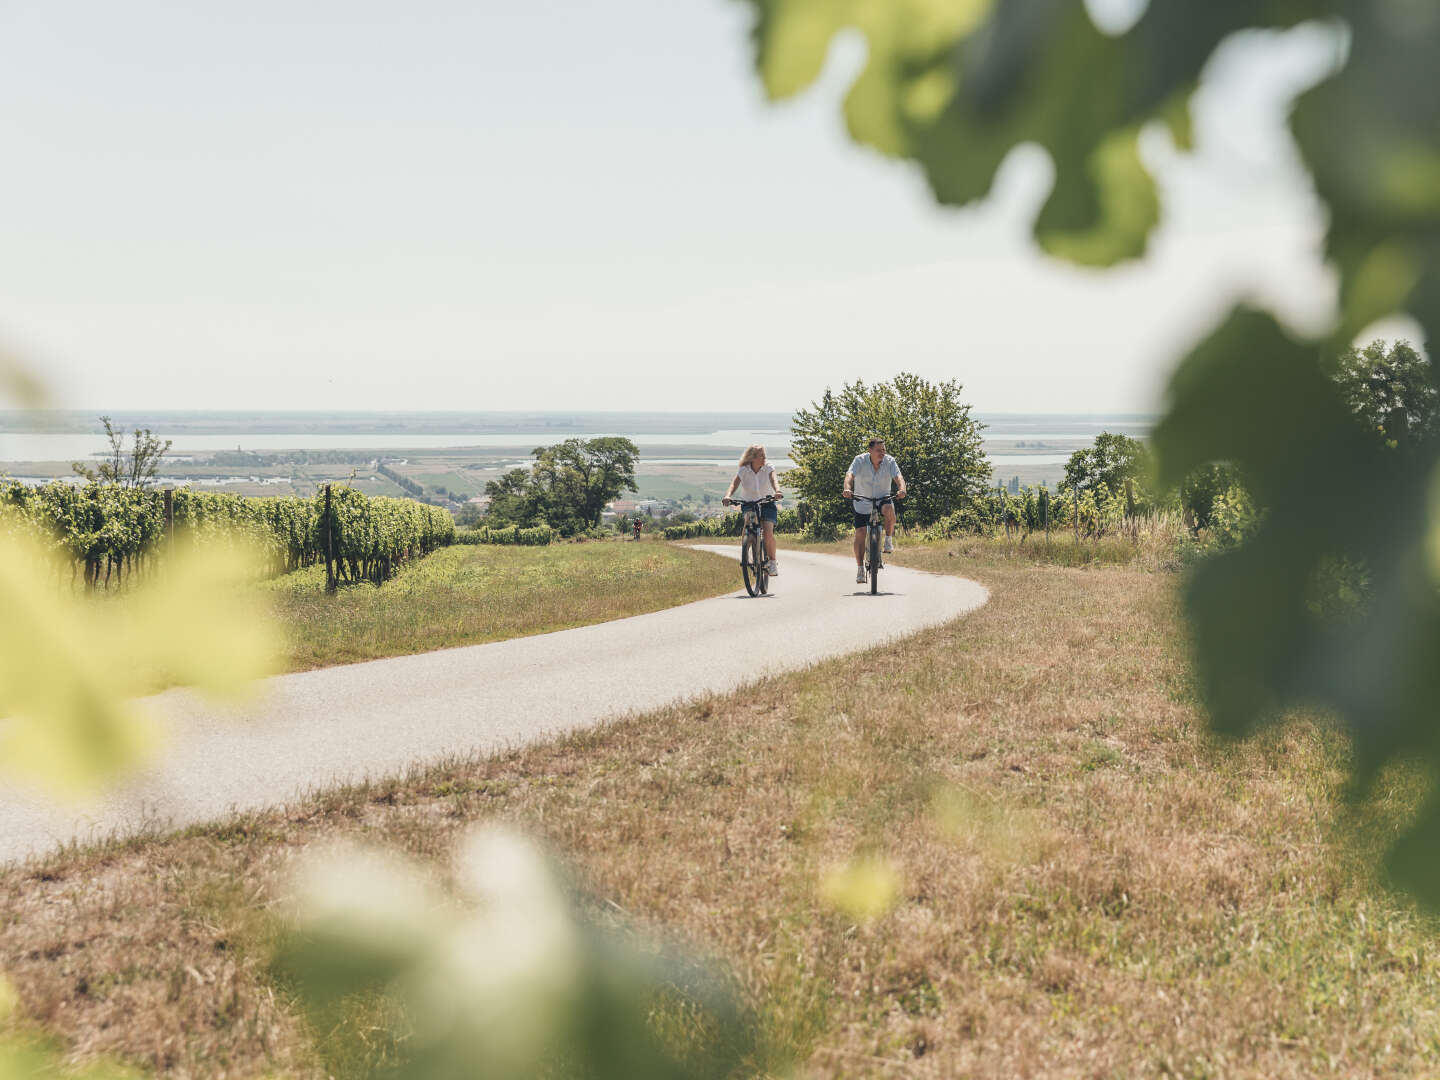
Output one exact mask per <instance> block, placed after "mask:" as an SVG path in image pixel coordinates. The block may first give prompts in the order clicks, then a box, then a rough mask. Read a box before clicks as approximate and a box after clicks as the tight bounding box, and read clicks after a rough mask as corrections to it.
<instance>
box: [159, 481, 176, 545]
mask: <svg viewBox="0 0 1440 1080" xmlns="http://www.w3.org/2000/svg"><path fill="white" fill-rule="evenodd" d="M160 497H161V500H162V501H163V502H164V504H165V543H166V544H169V545H172V546H173V545H174V543H175V489H174V488H173V487H167V488H166V489H165V490H164V491H163V492H161V496H160Z"/></svg>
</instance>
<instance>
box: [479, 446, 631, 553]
mask: <svg viewBox="0 0 1440 1080" xmlns="http://www.w3.org/2000/svg"><path fill="white" fill-rule="evenodd" d="M533 453H534V456H535V464H534V465H533V466H532V467H531V468H529V469H511V470H510V471H509V472H507V473H506V474H505V475H504V476H502V477H501V478H500V479H499V480H492V481H490V483H488V484H486V485H485V493H486V494H487V495H488V496H489V497H490V509H489V512H488V514H487V517H488V518H489V519H490V520H491V521H493V522H495V523H496V524H512V523H513V524H516V525H520V526H523V527H527V528H528V527H531V526H535V525H549V526H550V527H551V528H553V529H556V530H558V531H559V532H560V533H561V535H564V536H573V535H574V534H576V533H578V532H583V531H584V530H586V529H590V528H594V527H595V526H597V525H599V524H600V516H601V514H602V513H604V510H605V504H606V503H608V502H610V501H611V500H612V499H614V498H615V497H616V496H618V495H619V494H620V493H621V492H622V491H635V490H636V487H635V464H636V462H637V461H638V460H639V458H640V449H639V447H637V446H636V445H635V444H634V443H633V442H631V441H630V440H629V439H624V438H620V437H618V436H606V437H603V438H599V439H566V440H565V441H564V442H562V443H557V444H555V445H554V446H537V447H536V448H535V450H534V451H533Z"/></svg>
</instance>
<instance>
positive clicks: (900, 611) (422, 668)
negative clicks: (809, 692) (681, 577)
mask: <svg viewBox="0 0 1440 1080" xmlns="http://www.w3.org/2000/svg"><path fill="white" fill-rule="evenodd" d="M697 546H700V547H702V549H703V550H709V551H715V552H718V553H721V554H724V555H728V556H731V557H734V556H735V554H736V552H737V550H738V549H737V547H736V545H733V544H731V545H726V546H724V547H718V546H709V545H697ZM781 556H782V558H781V564H780V569H781V575H780V576H779V577H777V578H775V579H774V580H773V582H772V592H771V595H770V596H768V597H762V598H759V599H751V598H749V597H748V596H746V595H745V593H744V591H743V590H740V591H738V592H737V593H735V594H731V595H729V596H723V597H716V598H714V599H711V600H701V601H699V602H698V603H694V604H686V605H684V606H683V607H677V608H670V609H669V610H666V611H657V612H654V613H652V614H649V615H637V616H635V617H634V618H629V619H620V620H617V621H615V622H608V623H600V624H597V625H595V626H583V627H579V628H577V629H575V630H562V631H559V632H557V633H553V634H541V635H537V636H534V637H525V638H513V639H511V640H509V641H499V642H494V643H493V644H489V645H472V646H468V647H464V648H458V649H445V650H442V651H440V652H432V653H422V654H421V655H418V656H397V657H392V658H390V659H386V660H372V661H370V662H368V663H364V664H349V665H346V666H344V667H333V668H325V669H322V670H319V671H307V672H303V673H300V674H295V675H282V676H280V677H278V678H275V679H271V680H269V681H268V682H267V684H266V687H265V692H264V694H263V695H262V697H261V700H260V701H259V702H258V703H256V704H254V705H251V706H248V707H246V708H245V709H244V710H243V711H242V710H235V709H231V710H228V711H227V710H226V709H224V708H223V707H217V706H216V705H215V704H214V703H213V702H208V701H205V700H204V699H201V698H198V697H196V696H195V695H193V694H191V693H190V692H188V691H184V690H171V691H168V692H166V693H164V694H159V695H157V696H155V697H153V698H151V699H149V702H150V703H151V704H152V705H153V706H154V707H155V710H156V712H157V713H158V714H159V715H160V717H161V718H162V721H163V723H164V724H165V726H166V728H167V732H168V740H169V745H168V747H167V751H166V753H165V754H164V757H163V762H162V763H161V764H160V765H159V766H157V767H156V768H155V769H153V770H152V771H151V772H150V773H148V774H147V775H145V776H143V777H140V778H138V779H137V780H136V781H135V782H133V783H131V784H130V785H129V786H128V787H126V788H125V789H123V790H121V791H118V792H116V793H115V794H114V795H113V796H112V797H110V798H109V799H107V800H106V801H105V802H104V803H103V804H100V805H98V806H94V807H90V808H89V809H87V810H86V811H85V812H84V813H79V812H76V811H75V810H73V809H72V810H68V811H57V810H55V809H53V808H51V807H49V806H47V805H46V804H44V803H42V802H39V801H36V800H34V799H32V798H30V797H28V796H27V794H26V793H21V792H16V791H14V790H5V791H0V861H6V862H8V861H13V860H15V859H17V858H22V857H24V856H25V855H27V854H31V853H37V852H43V851H46V850H48V849H50V848H52V847H54V846H55V845H56V844H57V843H60V842H63V841H68V840H71V839H79V840H82V841H83V840H85V839H87V838H94V837H102V836H106V835H109V834H111V833H112V832H115V831H121V832H123V831H127V830H131V829H134V828H136V827H138V826H141V825H146V824H151V825H154V824H163V825H176V826H179V825H186V824H193V823H195V822H200V821H208V820H212V819H214V818H217V817H221V816H223V815H224V814H225V813H227V812H228V811H232V810H244V809H253V808H256V807H260V806H269V805H275V804H279V803H284V802H287V801H290V800H292V799H294V798H296V797H297V796H300V795H303V794H304V793H305V792H306V791H308V790H312V789H315V788H318V787H326V786H330V785H333V784H336V783H342V782H347V781H356V780H360V779H363V778H365V777H366V776H379V775H385V774H393V773H395V772H398V771H401V770H403V769H404V768H405V767H406V766H408V765H411V764H413V763H416V762H424V761H433V760H435V759H438V758H441V757H444V756H446V755H450V754H470V753H484V752H493V751H497V750H502V749H505V748H507V747H510V746H515V745H518V744H521V743H527V742H535V741H538V740H540V739H544V738H546V737H548V736H552V735H555V734H558V733H560V732H565V731H570V730H573V729H576V728H583V727H589V726H591V725H594V724H598V723H602V722H604V721H606V720H610V719H613V718H616V717H619V716H623V715H625V714H626V713H630V712H636V711H643V710H648V709H653V708H656V707H658V706H661V705H665V704H668V703H670V702H673V701H677V700H684V699H686V698H690V697H694V696H696V695H699V694H702V693H706V692H712V691H728V690H733V689H735V688H736V687H739V686H741V685H743V684H745V683H747V682H752V681H754V680H755V679H757V678H759V677H760V676H762V675H766V674H773V673H775V672H780V671H787V670H793V669H795V668H801V667H805V666H806V665H808V664H811V663H814V662H815V661H817V660H822V659H825V658H827V657H832V656H839V655H842V654H844V653H849V652H855V651H857V650H860V649H864V648H867V647H869V646H872V645H876V644H878V643H880V642H881V641H883V640H885V639H887V638H892V637H897V636H901V635H905V634H910V633H913V632H914V631H916V630H919V629H921V628H923V627H926V626H933V625H935V624H937V623H942V622H946V621H948V620H950V619H953V618H955V617H957V616H959V615H963V614H964V613H966V612H968V611H971V610H973V609H974V608H977V607H979V606H980V605H981V604H983V603H985V601H986V600H987V599H988V594H987V593H986V591H985V589H984V588H983V587H981V586H980V585H977V584H975V583H974V582H972V581H966V580H964V579H962V578H956V577H945V576H939V575H934V574H926V573H922V572H920V571H917V570H905V569H901V568H898V567H896V568H892V569H887V570H886V571H884V573H883V574H882V575H881V581H880V584H881V589H882V594H881V595H879V596H870V595H869V591H868V586H865V587H863V588H862V587H861V586H858V585H856V584H854V580H853V579H854V564H853V563H851V562H850V561H849V560H848V559H845V558H838V557H836V556H833V555H819V554H814V553H811V552H799V551H785V552H782V553H781ZM736 581H737V584H738V582H739V572H738V569H737V572H736Z"/></svg>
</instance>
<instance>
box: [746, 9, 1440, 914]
mask: <svg viewBox="0 0 1440 1080" xmlns="http://www.w3.org/2000/svg"><path fill="white" fill-rule="evenodd" d="M749 3H750V5H751V6H752V8H753V9H754V10H755V12H756V16H757V17H756V24H755V43H756V50H757V66H758V68H759V72H760V75H761V78H762V79H763V81H764V84H765V87H766V89H767V91H768V92H769V93H770V94H771V96H772V97H784V96H787V95H789V94H793V93H795V92H797V91H799V90H800V89H802V88H804V87H805V86H807V85H808V84H809V83H811V82H812V81H813V80H814V79H815V78H816V77H817V76H818V74H819V72H820V70H821V67H822V66H823V62H824V59H825V56H826V52H827V50H828V47H829V43H830V41H831V39H832V38H833V37H834V35H835V34H836V33H837V32H838V31H839V30H840V29H842V28H844V27H854V28H856V29H858V30H859V31H860V33H862V34H863V35H864V36H865V37H866V39H867V44H868V46H869V48H868V56H869V60H868V63H867V66H866V68H865V70H864V72H863V73H862V74H861V75H860V77H859V78H858V79H857V81H856V83H855V85H854V87H853V88H852V89H851V91H850V93H849V95H848V97H847V99H846V118H847V121H848V123H849V127H850V131H851V133H852V134H853V135H854V136H855V137H856V138H857V139H859V140H861V141H863V142H866V143H869V144H870V145H872V146H876V147H877V148H879V149H881V150H882V151H884V152H887V153H890V154H894V155H897V156H903V157H908V158H912V159H914V160H916V161H917V162H919V163H920V165H921V166H922V167H923V168H924V170H925V173H926V176H927V177H928V179H929V181H930V184H931V187H932V188H933V190H934V191H935V194H936V196H937V198H939V199H940V200H941V201H942V202H947V203H955V204H960V203H965V202H969V201H971V200H974V199H976V198H978V197H980V196H981V195H983V194H985V192H986V191H988V189H989V187H990V182H991V179H992V177H993V175H994V172H995V169H996V167H997V166H998V165H999V163H1000V161H1001V160H1002V159H1003V158H1004V156H1005V155H1006V154H1007V153H1008V152H1009V151H1010V150H1011V149H1012V148H1014V147H1016V146H1018V145H1020V144H1022V143H1025V142H1034V143H1038V144H1039V145H1040V146H1042V147H1044V149H1045V150H1047V151H1048V152H1049V154H1050V156H1051V158H1052V159H1053V161H1054V164H1055V173H1056V180H1055V187H1054V189H1053V191H1052V192H1051V194H1050V197H1049V199H1048V201H1047V202H1046V204H1045V206H1044V207H1043V209H1042V210H1041V212H1040V214H1039V216H1038V219H1037V221H1036V223H1035V231H1036V234H1037V236H1038V237H1039V240H1040V243H1041V244H1042V246H1044V247H1045V248H1046V249H1047V250H1050V251H1052V252H1056V253H1059V254H1062V255H1065V256H1067V257H1069V258H1072V259H1075V260H1078V261H1081V262H1087V263H1097V264H1099V263H1109V262H1113V261H1116V260H1117V259H1120V258H1124V257H1126V256H1130V255H1135V254H1138V253H1139V252H1140V251H1142V250H1143V248H1144V246H1145V237H1146V234H1147V232H1148V231H1149V229H1150V228H1151V227H1152V226H1153V224H1154V222H1155V220H1156V214H1155V210H1156V205H1157V204H1156V200H1155V192H1154V186H1153V183H1152V182H1151V179H1150V177H1149V176H1148V175H1147V174H1146V173H1145V170H1144V168H1143V165H1142V164H1141V163H1140V161H1139V159H1138V156H1137V155H1136V154H1135V152H1134V147H1135V142H1134V140H1135V137H1136V135H1137V133H1138V130H1139V128H1140V126H1141V125H1143V124H1145V123H1147V122H1150V121H1159V122H1162V123H1166V124H1168V125H1169V127H1170V129H1171V131H1172V133H1174V135H1175V136H1176V138H1177V141H1178V142H1180V143H1182V144H1183V143H1185V142H1186V141H1187V140H1188V123H1187V121H1186V112H1187V110H1188V99H1189V96H1190V94H1191V92H1192V91H1193V89H1194V87H1195V84H1196V82H1197V79H1198V76H1199V74H1200V72H1201V69H1202V68H1203V66H1204V65H1205V63H1206V62H1207V60H1208V59H1209V58H1210V56H1211V54H1212V52H1213V51H1214V49H1215V47H1216V46H1217V44H1219V43H1220V42H1221V41H1222V40H1223V39H1225V38H1226V37H1228V36H1230V35H1231V34H1235V33H1239V32H1242V31H1246V30H1253V29H1259V28H1288V27H1293V26H1296V25H1298V24H1300V23H1302V22H1306V21H1312V20H1319V21H1323V22H1325V23H1328V24H1329V25H1331V26H1332V27H1334V35H1335V36H1334V39H1333V40H1334V42H1335V58H1336V62H1335V65H1334V68H1333V70H1332V71H1331V72H1330V73H1328V75H1327V77H1326V78H1324V79H1323V80H1322V81H1321V82H1320V83H1319V84H1318V85H1317V86H1315V87H1313V88H1311V89H1309V90H1307V91H1306V92H1304V93H1302V94H1301V95H1300V97H1299V100H1298V102H1297V103H1296V105H1295V108H1294V109H1293V110H1292V112H1291V113H1290V126H1291V130H1292V131H1293V133H1294V135H1295V139H1296V143H1297V145H1298V148H1299V151H1300V155H1301V157H1302V159H1303V161H1304V162H1305V164H1306V165H1307V166H1308V167H1309V169H1310V171H1311V175H1312V177H1313V181H1314V187H1315V191H1316V194H1317V196H1318V198H1319V199H1320V200H1321V201H1322V202H1323V203H1324V205H1325V208H1326V210H1327V220H1328V227H1327V235H1326V245H1325V246H1326V255H1327V257H1328V259H1329V261H1330V264H1331V265H1332V266H1333V267H1334V268H1335V269H1336V271H1337V273H1338V277H1339V284H1340V290H1339V296H1340V311H1339V318H1338V320H1337V321H1336V324H1335V325H1334V327H1333V328H1332V330H1331V331H1330V332H1329V333H1328V335H1325V336H1321V337H1315V338H1309V339H1303V340H1297V339H1295V338H1293V337H1291V336H1290V335H1288V334H1286V333H1285V332H1284V331H1283V330H1281V328H1280V327H1279V326H1278V325H1277V324H1276V323H1275V321H1274V320H1273V319H1272V318H1270V317H1269V316H1268V315H1264V314H1261V313H1259V312H1255V311H1251V310H1247V309H1244V308H1240V309H1237V310H1235V311H1233V312H1231V313H1230V314H1229V316H1228V317H1227V318H1226V319H1225V320H1224V322H1223V323H1222V324H1221V325H1220V326H1219V327H1218V328H1217V329H1215V330H1214V331H1213V332H1212V333H1211V334H1210V335H1209V336H1208V337H1207V338H1206V339H1205V340H1204V341H1202V342H1201V343H1200V344H1199V345H1198V346H1197V347H1196V348H1195V349H1194V351H1193V352H1191V353H1190V355H1189V356H1188V357H1187V358H1186V359H1185V360H1184V361H1183V363H1182V364H1181V366H1180V369H1179V370H1178V371H1177V372H1176V374H1175V376H1174V378H1173V380H1172V382H1171V384H1170V390H1169V402H1170V404H1169V409H1168V412H1167V415H1166V416H1165V417H1164V419H1163V420H1162V421H1161V423H1160V425H1159V426H1158V428H1157V429H1156V431H1155V432H1154V436H1153V442H1152V446H1153V448H1154V451H1155V453H1156V457H1157V462H1158V468H1159V473H1160V477H1161V479H1162V480H1163V481H1166V482H1168V483H1170V484H1174V485H1178V484H1180V483H1181V482H1182V481H1183V480H1184V478H1185V477H1186V476H1187V475H1189V474H1190V473H1191V472H1192V471H1193V470H1195V469H1197V468H1199V467H1201V466H1204V465H1207V464H1210V463H1213V462H1227V463H1230V464H1232V465H1234V466H1236V467H1238V468H1240V469H1241V470H1243V472H1244V475H1245V477H1246V479H1247V488H1248V491H1247V498H1250V499H1252V500H1253V502H1254V504H1255V505H1260V506H1264V507H1265V508H1266V513H1265V515H1264V516H1263V518H1261V519H1260V520H1259V521H1258V523H1256V524H1255V525H1254V529H1253V532H1252V533H1251V535H1250V536H1249V538H1248V539H1247V540H1246V541H1245V542H1244V543H1243V544H1241V545H1240V546H1238V547H1236V548H1235V549H1234V550H1231V551H1228V552H1225V553H1222V554H1220V555H1218V556H1216V557H1215V558H1212V559H1207V560H1205V561H1204V562H1203V563H1202V564H1201V565H1200V566H1199V567H1198V568H1197V570H1196V573H1195V575H1194V578H1193V580H1192V583H1191V587H1190V589H1189V591H1188V609H1189V614H1190V618H1191V621H1192V623H1193V626H1194V634H1195V640H1196V645H1197V652H1198V661H1197V662H1198V668H1199V675H1200V678H1201V682H1202V685H1203V689H1204V692H1205V695H1206V698H1207V700H1208V702H1209V704H1210V708H1211V712H1212V715H1213V718H1214V722H1215V724H1216V726H1217V727H1218V728H1219V729H1220V730H1222V731H1226V732H1232V733H1237V734H1239V733H1247V732H1251V731H1254V730H1255V729H1256V728H1257V726H1258V725H1260V724H1262V723H1264V722H1266V721H1267V720H1268V719H1270V718H1272V717H1274V716H1276V715H1278V714H1279V713H1280V712H1281V711H1282V710H1283V709H1284V708H1285V707H1287V706H1290V705H1293V704H1295V703H1299V702H1306V703H1310V704H1319V705H1322V706H1326V707H1329V708H1332V709H1334V710H1335V711H1336V712H1338V713H1339V714H1340V715H1341V716H1343V717H1344V719H1345V721H1346V723H1347V724H1348V726H1349V729H1350V731H1351V733H1352V734H1353V736H1354V739H1355V744H1356V749H1357V754H1356V758H1355V761H1356V769H1357V774H1358V777H1359V779H1360V780H1361V781H1362V782H1363V781H1368V780H1370V779H1372V778H1373V777H1375V776H1376V775H1377V774H1378V772H1379V770H1380V769H1381V768H1382V767H1383V766H1384V765H1386V764H1387V763H1389V762H1391V761H1393V760H1396V759H1397V758H1400V757H1402V756H1405V755H1415V756H1418V757H1419V758H1421V759H1422V760H1424V761H1425V762H1426V763H1427V764H1428V766H1429V768H1430V770H1431V772H1432V774H1433V773H1435V772H1437V771H1440V739H1437V738H1436V734H1435V733H1436V721H1437V716H1436V710H1435V702H1436V701H1440V663H1436V657H1437V656H1440V598H1437V581H1440V559H1437V558H1436V557H1435V556H1432V555H1430V554H1429V552H1434V551H1440V535H1437V531H1436V527H1435V524H1434V523H1435V520H1436V516H1437V514H1440V505H1437V506H1436V507H1435V509H1433V510H1432V509H1431V505H1430V503H1428V502H1427V501H1426V500H1425V499H1424V498H1422V497H1421V496H1420V493H1421V492H1427V491H1430V490H1431V488H1432V483H1433V480H1432V478H1433V476H1434V474H1435V471H1436V470H1435V467H1436V463H1437V460H1440V446H1437V443H1440V439H1437V438H1434V437H1431V438H1422V439H1420V440H1419V441H1418V443H1417V444H1416V445H1415V446H1414V448H1413V452H1412V453H1410V454H1404V455H1399V454H1395V453H1393V452H1391V451H1388V450H1387V448H1386V447H1384V446H1383V445H1379V444H1378V441H1377V440H1376V439H1375V438H1374V437H1373V432H1366V431H1364V430H1363V429H1362V425H1360V424H1356V423H1355V422H1354V419H1353V416H1352V408H1351V406H1350V405H1349V404H1347V401H1346V399H1345V396H1344V395H1343V394H1342V391H1341V389H1340V387H1339V386H1338V385H1337V384H1336V383H1335V381H1333V380H1332V379H1331V378H1329V377H1328V375H1327V374H1326V372H1325V371H1324V370H1323V368H1322V363H1321V357H1323V356H1332V357H1333V356H1338V355H1339V354H1340V353H1341V352H1342V351H1344V349H1345V348H1346V347H1347V346H1348V345H1349V343H1350V342H1351V341H1352V340H1353V339H1354V338H1355V337H1356V336H1357V335H1358V334H1359V333H1360V332H1361V331H1362V330H1364V328H1365V327H1367V326H1368V325H1370V324H1371V323H1372V322H1374V321H1375V320H1376V319H1379V318H1381V317H1383V316H1386V315H1389V314H1392V313H1394V312H1398V311H1401V310H1408V311H1409V312H1410V313H1411V314H1413V315H1414V316H1415V317H1416V318H1417V319H1418V320H1419V321H1420V323H1421V325H1422V326H1423V327H1424V329H1425V331H1426V332H1427V333H1428V334H1429V335H1431V336H1432V337H1433V336H1434V335H1435V334H1436V332H1437V330H1440V97H1437V95H1436V94H1434V93H1431V92H1426V91H1423V90H1417V87H1420V88H1426V87H1430V86H1431V85H1432V84H1433V76H1434V71H1435V65H1436V58H1437V56H1440V18H1437V17H1436V14H1435V6H1434V5H1433V4H1431V3H1425V2H1417V0H1386V2H1376V0H1243V2H1242V0H1212V2H1209V3H1204V4H1196V3H1187V2H1183V0H1151V2H1150V3H1149V4H1148V5H1146V6H1145V7H1144V10H1143V11H1142V13H1141V14H1140V16H1139V18H1138V19H1137V20H1136V21H1135V23H1134V25H1133V26H1132V27H1130V28H1129V29H1128V30H1126V31H1125V32H1123V33H1118V34H1115V35H1113V36H1107V35H1104V34H1102V33H1100V32H1099V31H1098V30H1097V29H1096V28H1095V27H1094V26H1093V25H1092V24H1091V22H1090V20H1089V18H1088V17H1087V16H1086V12H1085V8H1084V4H1083V3H1082V0H989V2H986V0H971V2H960V0H956V2H953V3H945V2H934V0H895V2H890V3H882V2H880V0H749ZM1407 408H1408V406H1407ZM1392 413H1393V409H1392ZM1381 426H1385V427H1386V433H1387V434H1388V435H1389V436H1390V437H1391V438H1393V437H1394V435H1395V432H1394V430H1393V426H1392V425H1390V423H1389V421H1388V419H1387V421H1385V422H1383V424H1382V425H1381ZM1409 429H1410V424H1409V420H1408V417H1407V423H1406V432H1407V436H1408V433H1409ZM1227 499H1228V496H1227ZM1226 512H1227V514H1228V513H1229V512H1230V511H1229V510H1228V509H1227V511H1226ZM1427 534H1428V535H1429V536H1430V539H1429V540H1427ZM1334 566H1355V567H1364V568H1368V577H1367V579H1366V580H1367V582H1368V586H1367V587H1368V596H1369V602H1368V603H1367V604H1366V605H1365V609H1364V611H1363V613H1362V614H1360V615H1358V616H1354V617H1349V618H1345V619H1331V618H1327V616H1326V615H1325V614H1324V612H1325V605H1319V606H1318V608H1317V605H1315V604H1313V603H1311V602H1310V601H1311V598H1312V597H1313V593H1314V589H1315V583H1316V581H1317V579H1320V578H1322V577H1324V576H1325V574H1326V572H1327V568H1329V567H1334ZM1437 837H1440V795H1437V796H1435V797H1433V798H1432V800H1431V801H1430V802H1429V803H1428V804H1427V806H1426V808H1425V809H1424V810H1423V811H1422V813H1421V815H1420V818H1419V820H1418V821H1417V822H1416V823H1415V827H1414V829H1413V830H1412V831H1410V832H1409V833H1408V834H1407V835H1406V836H1404V837H1403V838H1402V839H1401V840H1400V842H1399V844H1398V845H1397V847H1396V850H1395V853H1394V863H1393V870H1394V873H1395V875H1396V880H1398V881H1400V882H1402V883H1403V884H1405V885H1406V886H1408V887H1409V888H1411V889H1412V890H1414V891H1415V892H1416V893H1417V894H1418V895H1420V896H1421V897H1423V898H1424V899H1425V900H1427V901H1428V902H1430V903H1432V904H1437V905H1440V863H1437V862H1436V861H1435V860H1434V859H1433V857H1432V853H1433V850H1434V844H1435V840H1436V838H1437Z"/></svg>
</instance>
